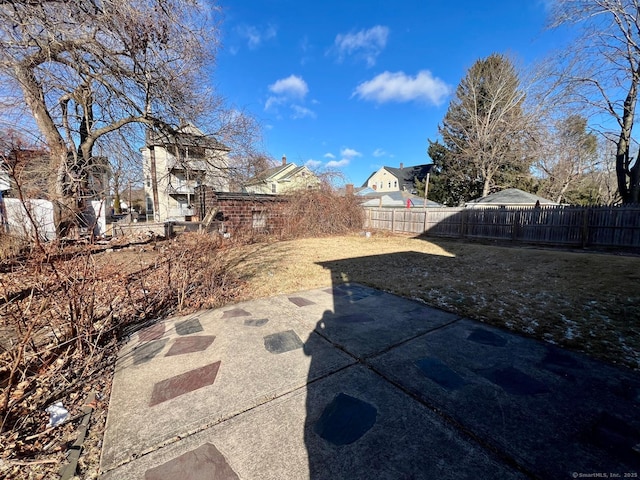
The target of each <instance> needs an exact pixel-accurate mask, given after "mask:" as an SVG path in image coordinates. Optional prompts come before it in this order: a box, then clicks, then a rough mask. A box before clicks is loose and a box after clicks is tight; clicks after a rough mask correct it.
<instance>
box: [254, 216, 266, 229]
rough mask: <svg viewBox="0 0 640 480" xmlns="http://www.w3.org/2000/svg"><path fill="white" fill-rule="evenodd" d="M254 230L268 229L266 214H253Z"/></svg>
mask: <svg viewBox="0 0 640 480" xmlns="http://www.w3.org/2000/svg"><path fill="white" fill-rule="evenodd" d="M253 228H254V229H255V230H263V229H265V228H267V213H266V212H253Z"/></svg>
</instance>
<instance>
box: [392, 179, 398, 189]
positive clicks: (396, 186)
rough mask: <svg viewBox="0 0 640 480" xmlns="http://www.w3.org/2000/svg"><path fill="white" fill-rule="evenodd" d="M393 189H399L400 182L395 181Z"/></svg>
mask: <svg viewBox="0 0 640 480" xmlns="http://www.w3.org/2000/svg"><path fill="white" fill-rule="evenodd" d="M393 188H398V181H397V180H395V181H394V182H393Z"/></svg>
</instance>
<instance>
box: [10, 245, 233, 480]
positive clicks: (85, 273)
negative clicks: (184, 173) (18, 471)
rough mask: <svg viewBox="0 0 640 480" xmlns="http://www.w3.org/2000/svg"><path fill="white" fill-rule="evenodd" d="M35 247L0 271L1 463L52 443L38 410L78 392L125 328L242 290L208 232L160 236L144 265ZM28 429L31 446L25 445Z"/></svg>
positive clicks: (109, 358) (78, 250)
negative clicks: (16, 265) (17, 262)
mask: <svg viewBox="0 0 640 480" xmlns="http://www.w3.org/2000/svg"><path fill="white" fill-rule="evenodd" d="M43 247H44V249H43V250H38V251H35V252H32V253H31V255H30V257H29V258H28V259H27V260H26V261H24V262H22V263H21V264H20V268H14V269H13V270H12V271H11V272H6V273H0V318H1V319H2V320H1V324H0V387H1V388H2V389H1V390H0V452H1V453H0V459H14V460H15V459H24V458H27V459H28V458H34V457H37V456H38V455H39V454H43V452H42V451H41V447H42V445H44V444H45V443H47V442H49V443H50V441H53V442H54V443H55V442H56V439H55V436H56V432H55V431H52V432H50V433H49V432H47V431H46V429H45V425H46V423H47V418H48V416H47V414H46V413H45V412H44V409H45V408H46V407H47V406H48V405H50V404H51V403H53V402H54V401H58V400H65V399H66V400H69V399H70V398H76V397H78V395H79V392H81V391H82V388H83V386H84V385H85V384H86V383H90V382H91V379H95V378H98V377H100V376H101V375H102V374H103V369H104V368H106V367H107V365H111V364H112V363H113V355H114V352H115V351H116V346H117V344H118V342H119V341H120V339H121V338H122V335H123V332H129V333H130V332H131V331H132V330H135V329H136V328H139V327H137V326H138V325H142V324H144V323H145V322H146V323H147V324H148V322H149V319H153V318H161V317H164V316H166V315H169V314H172V313H177V312H181V313H186V312H189V311H193V310H197V309H201V308H213V307H218V306H221V305H223V304H225V303H229V302H231V301H233V300H234V299H236V298H237V297H238V295H240V294H241V293H242V289H243V283H242V282H241V281H239V280H238V279H237V278H236V277H235V276H234V275H233V273H232V272H230V271H228V270H227V269H225V266H224V264H223V262H222V261H221V260H220V250H221V249H223V248H225V245H224V240H223V239H221V238H220V237H218V236H214V235H207V234H198V233H188V234H184V235H181V236H180V237H178V238H176V239H173V240H170V241H161V242H158V243H157V244H155V245H153V246H152V247H150V248H153V249H154V250H153V255H154V261H153V262H152V263H150V264H145V265H144V266H143V265H141V266H139V267H136V266H135V264H134V263H132V262H129V263H128V265H129V267H128V268H123V267H122V265H119V264H117V263H116V262H114V261H110V260H109V257H108V256H110V255H115V256H117V255H123V254H125V253H126V255H129V256H130V257H131V258H135V256H136V253H135V251H124V253H123V251H116V252H101V253H96V252H95V249H94V248H93V246H91V245H85V246H76V247H74V248H73V249H71V248H70V247H69V246H67V247H61V246H60V245H57V246H56V245H54V244H46V245H43ZM70 251H71V253H69V252H70ZM78 400H80V399H79V398H78ZM63 403H65V404H66V405H69V404H70V403H73V402H72V401H70V400H69V401H64V402H63ZM61 430H62V429H60V431H61ZM56 431H58V430H56ZM34 435H35V436H37V438H38V441H37V442H30V441H27V440H28V439H29V438H33V437H34ZM58 435H61V434H60V433H58ZM52 438H53V439H52ZM58 443H60V444H62V445H64V441H62V439H60V438H58ZM62 449H63V448H62V447H60V448H59V449H58V450H59V451H58V454H60V455H61V454H62V453H61V451H60V450H62ZM51 453H52V451H50V452H49V454H51ZM0 476H2V472H1V469H0Z"/></svg>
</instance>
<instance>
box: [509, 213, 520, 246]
mask: <svg viewBox="0 0 640 480" xmlns="http://www.w3.org/2000/svg"><path fill="white" fill-rule="evenodd" d="M521 217H522V215H521V211H520V209H517V210H515V211H514V212H513V227H512V228H511V241H512V242H517V241H518V240H519V239H520V238H519V237H520V227H521V225H520V224H521Z"/></svg>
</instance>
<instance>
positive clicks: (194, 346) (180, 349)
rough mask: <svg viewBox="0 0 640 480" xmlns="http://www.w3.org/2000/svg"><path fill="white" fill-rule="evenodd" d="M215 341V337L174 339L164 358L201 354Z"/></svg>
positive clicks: (202, 336) (203, 336)
mask: <svg viewBox="0 0 640 480" xmlns="http://www.w3.org/2000/svg"><path fill="white" fill-rule="evenodd" d="M215 339H216V337H215V335H199V336H197V337H182V338H178V339H176V341H175V342H173V345H171V348H170V349H169V351H168V352H167V354H166V355H165V357H172V356H174V355H182V354H184V353H193V352H202V351H203V350H206V349H207V348H209V346H210V345H211V344H212V343H213V341H214V340H215Z"/></svg>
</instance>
